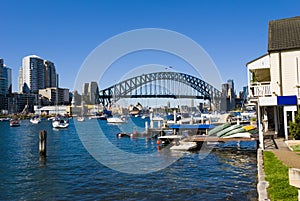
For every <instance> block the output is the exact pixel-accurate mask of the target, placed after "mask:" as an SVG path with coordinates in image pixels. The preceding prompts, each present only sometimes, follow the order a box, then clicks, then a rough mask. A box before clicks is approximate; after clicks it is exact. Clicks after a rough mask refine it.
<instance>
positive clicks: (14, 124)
mask: <svg viewBox="0 0 300 201" xmlns="http://www.w3.org/2000/svg"><path fill="white" fill-rule="evenodd" d="M9 125H10V127H17V126H20V120H18V119H12V120H10V122H9Z"/></svg>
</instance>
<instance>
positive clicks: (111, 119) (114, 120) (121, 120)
mask: <svg viewBox="0 0 300 201" xmlns="http://www.w3.org/2000/svg"><path fill="white" fill-rule="evenodd" d="M106 120H107V123H114V124H116V123H126V121H125V119H124V118H121V117H109V118H107V119H106Z"/></svg>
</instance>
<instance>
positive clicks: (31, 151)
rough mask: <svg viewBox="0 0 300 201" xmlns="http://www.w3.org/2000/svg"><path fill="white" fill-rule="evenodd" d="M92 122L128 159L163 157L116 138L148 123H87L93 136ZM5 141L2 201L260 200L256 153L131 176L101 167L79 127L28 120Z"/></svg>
mask: <svg viewBox="0 0 300 201" xmlns="http://www.w3.org/2000/svg"><path fill="white" fill-rule="evenodd" d="M74 121H76V120H75V119H74ZM91 121H96V122H98V124H99V125H101V129H102V131H103V132H104V133H105V135H106V136H107V138H108V139H109V140H110V141H111V142H112V144H114V145H115V146H117V147H118V148H120V149H122V150H124V151H126V152H133V153H139V154H147V153H157V152H158V151H159V150H158V149H157V144H156V141H155V140H148V141H146V140H145V139H144V138H140V139H130V138H118V137H117V136H116V134H117V133H118V132H119V131H120V128H121V127H122V128H121V130H126V129H127V130H128V132H129V131H132V130H133V129H136V130H139V129H142V127H143V125H144V120H142V119H135V120H134V121H130V122H129V123H128V124H123V125H121V126H116V125H108V124H107V123H106V122H105V121H100V120H86V121H85V122H81V123H82V124H87V126H86V127H85V128H86V134H87V135H88V134H89V133H92V132H94V131H93V127H91V126H89V123H90V122H91ZM40 130H46V131H47V133H48V138H47V158H46V160H39V154H38V133H39V131H40ZM0 136H1V137H0V171H1V173H0V178H1V182H0V192H1V193H0V200H257V191H256V184H257V170H256V153H255V152H251V151H237V150H233V149H226V150H222V149H219V150H215V151H211V152H210V153H209V154H208V155H207V156H206V157H202V156H201V154H202V153H201V152H198V151H195V152H184V154H183V156H182V157H181V158H179V159H178V160H177V161H176V162H174V163H172V164H171V165H170V166H168V167H166V168H163V169H161V170H159V171H154V172H150V173H147V174H128V173H123V172H119V171H116V170H113V169H110V168H108V167H106V166H104V165H102V164H101V163H99V162H98V161H97V160H95V159H94V158H93V157H92V156H91V155H90V154H89V153H88V151H87V150H86V149H85V147H84V146H83V144H82V142H81V140H80V136H79V135H78V134H77V132H76V129H75V124H74V122H73V120H70V126H69V128H68V129H62V130H53V129H52V127H51V122H50V121H47V120H43V121H42V122H41V123H40V124H37V125H35V124H31V123H30V122H29V121H28V120H23V121H22V122H21V126H20V127H14V128H12V127H10V126H9V123H8V122H0ZM99 146H100V145H99ZM108 151H109V150H108ZM131 165H132V167H134V166H135V164H131Z"/></svg>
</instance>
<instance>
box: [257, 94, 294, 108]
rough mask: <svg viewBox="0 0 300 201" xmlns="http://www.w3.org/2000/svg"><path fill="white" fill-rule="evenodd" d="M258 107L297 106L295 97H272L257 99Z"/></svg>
mask: <svg viewBox="0 0 300 201" xmlns="http://www.w3.org/2000/svg"><path fill="white" fill-rule="evenodd" d="M258 104H259V106H287V105H297V96H295V95H293V96H272V97H259V98H258Z"/></svg>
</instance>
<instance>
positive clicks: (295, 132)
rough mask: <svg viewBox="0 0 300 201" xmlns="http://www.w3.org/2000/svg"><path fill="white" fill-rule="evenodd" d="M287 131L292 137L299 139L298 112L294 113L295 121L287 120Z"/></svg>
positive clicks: (299, 123) (299, 122) (299, 120)
mask: <svg viewBox="0 0 300 201" xmlns="http://www.w3.org/2000/svg"><path fill="white" fill-rule="evenodd" d="M289 126H290V128H289V132H290V134H291V135H292V137H293V138H294V139H296V140H300V114H299V113H298V114H296V115H295V121H294V122H291V121H290V122H289Z"/></svg>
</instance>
